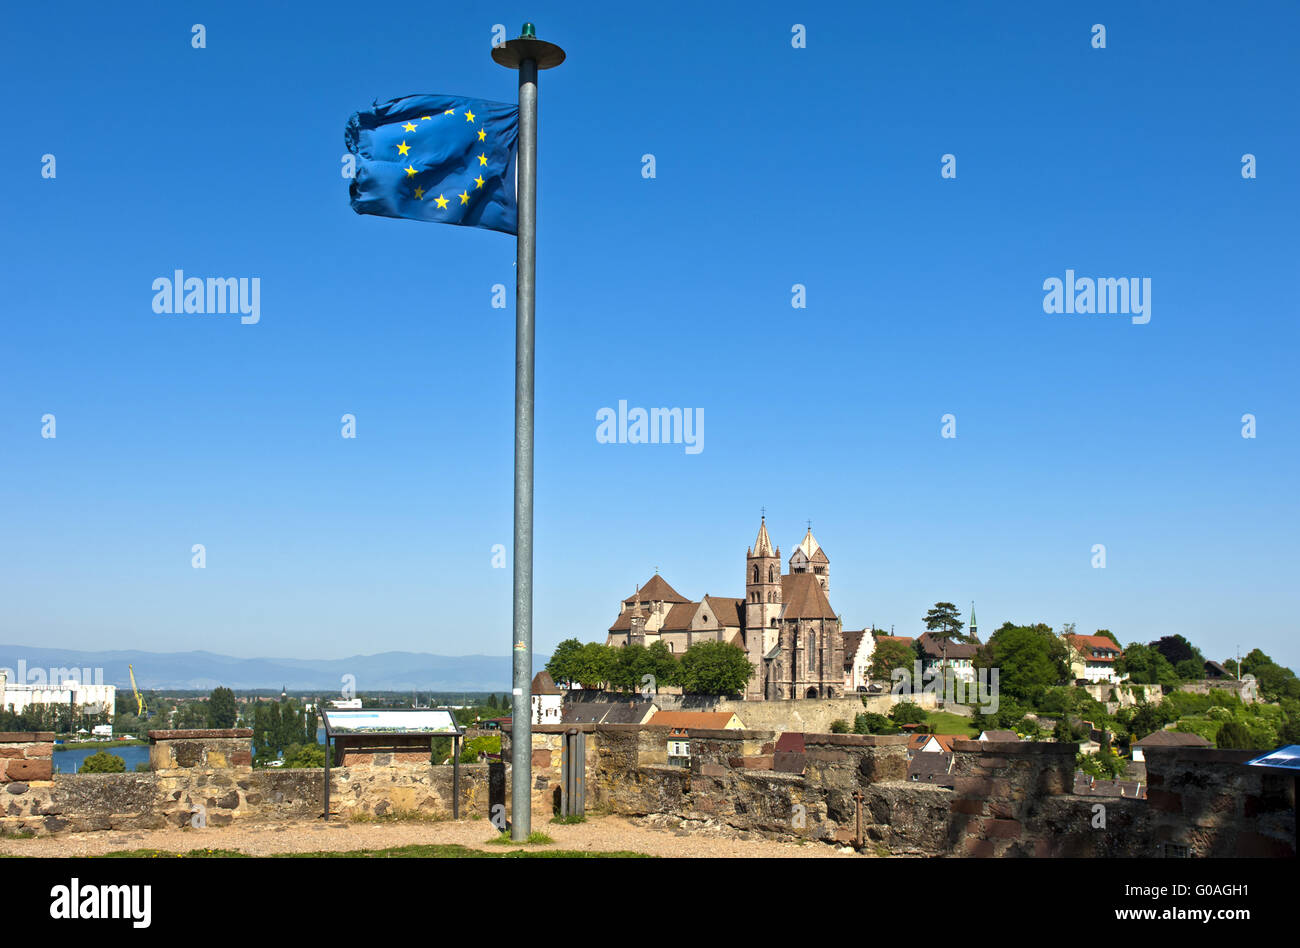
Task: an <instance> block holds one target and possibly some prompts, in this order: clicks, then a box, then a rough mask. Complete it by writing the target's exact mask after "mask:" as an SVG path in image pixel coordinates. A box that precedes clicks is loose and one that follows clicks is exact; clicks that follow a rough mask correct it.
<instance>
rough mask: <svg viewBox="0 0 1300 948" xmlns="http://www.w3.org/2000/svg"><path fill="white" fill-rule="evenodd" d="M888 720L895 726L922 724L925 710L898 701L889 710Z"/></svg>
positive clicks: (907, 702)
mask: <svg viewBox="0 0 1300 948" xmlns="http://www.w3.org/2000/svg"><path fill="white" fill-rule="evenodd" d="M889 719H890V720H891V721H893V722H894V723H895V724H923V723H924V722H925V720H926V713H925V710H924V709H923V708H922V707H921V706H920V705H919V704H916V703H915V702H912V701H900V702H898V704H896V705H894V706H893V707H892V708H890V709H889Z"/></svg>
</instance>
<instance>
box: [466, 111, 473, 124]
mask: <svg viewBox="0 0 1300 948" xmlns="http://www.w3.org/2000/svg"><path fill="white" fill-rule="evenodd" d="M465 121H467V122H472V121H474V113H473V112H471V111H470V110H469V109H466V110H465Z"/></svg>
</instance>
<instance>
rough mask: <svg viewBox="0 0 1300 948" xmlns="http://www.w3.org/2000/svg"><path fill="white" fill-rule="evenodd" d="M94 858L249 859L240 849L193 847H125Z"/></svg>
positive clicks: (93, 857)
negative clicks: (177, 849)
mask: <svg viewBox="0 0 1300 948" xmlns="http://www.w3.org/2000/svg"><path fill="white" fill-rule="evenodd" d="M90 858H92V859H247V858H248V854H247V853H241V852H240V851H239V850H238V849H191V850H189V851H188V852H183V853H173V852H168V851H167V850H165V849H123V850H121V851H119V852H115V853H104V854H103V855H102V856H92V857H90Z"/></svg>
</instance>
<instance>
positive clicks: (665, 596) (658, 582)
mask: <svg viewBox="0 0 1300 948" xmlns="http://www.w3.org/2000/svg"><path fill="white" fill-rule="evenodd" d="M640 596H641V602H643V603H647V602H688V601H689V600H687V598H686V597H685V596H683V595H682V594H681V593H679V592H678V591H677V590H676V589H673V587H671V586H669V585H668V583H667V582H665V581H664V578H663V577H662V576H660V575H659V574H658V573H655V574H654V575H653V576H651V577H650V581H649V582H647V583H646V584H645V585H644V586H642V587H641V590H640ZM636 599H637V593H633V594H632V595H630V596H628V597H627V598H626V599H624V600H623V602H624V603H626V604H627V605H629V606H630V605H632V603H634V602H636Z"/></svg>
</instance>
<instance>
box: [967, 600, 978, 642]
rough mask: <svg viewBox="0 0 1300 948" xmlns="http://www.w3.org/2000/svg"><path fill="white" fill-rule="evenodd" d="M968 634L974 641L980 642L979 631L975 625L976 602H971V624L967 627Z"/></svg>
mask: <svg viewBox="0 0 1300 948" xmlns="http://www.w3.org/2000/svg"><path fill="white" fill-rule="evenodd" d="M966 634H967V635H969V636H970V637H971V639H972V640H974V641H979V629H978V627H977V626H976V625H975V600H974V599H972V600H971V601H970V623H969V624H968V625H967V627H966Z"/></svg>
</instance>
